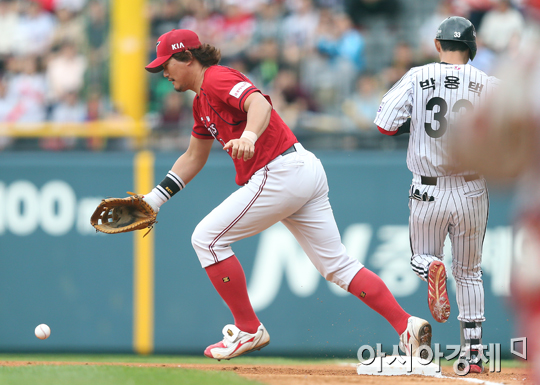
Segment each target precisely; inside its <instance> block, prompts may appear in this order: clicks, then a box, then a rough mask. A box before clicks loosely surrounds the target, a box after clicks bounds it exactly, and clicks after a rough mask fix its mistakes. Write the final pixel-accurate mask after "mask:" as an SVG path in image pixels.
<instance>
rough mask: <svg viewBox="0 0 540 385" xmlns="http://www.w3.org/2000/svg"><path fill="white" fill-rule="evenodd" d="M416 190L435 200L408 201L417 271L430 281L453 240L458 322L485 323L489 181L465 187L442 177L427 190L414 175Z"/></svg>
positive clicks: (455, 179) (413, 261)
mask: <svg viewBox="0 0 540 385" xmlns="http://www.w3.org/2000/svg"><path fill="white" fill-rule="evenodd" d="M416 189H418V190H419V192H420V195H422V194H424V193H427V196H428V197H429V196H433V197H434V201H432V202H430V201H422V200H416V199H410V200H409V208H410V211H411V213H410V217H409V230H410V238H411V249H412V253H413V256H412V259H411V265H412V268H413V270H414V271H415V273H416V274H417V275H418V276H419V277H420V278H422V279H423V280H426V277H427V271H428V269H429V264H430V263H431V262H432V261H434V260H442V259H443V247H444V241H445V238H446V235H447V234H449V236H450V241H451V243H452V274H453V276H454V279H455V280H456V290H457V293H456V300H457V304H458V308H459V315H458V320H460V321H465V322H471V321H477V322H482V321H485V318H484V287H483V283H482V270H481V266H480V264H481V262H482V246H483V242H484V235H485V233H486V226H487V217H488V207H489V202H488V192H487V186H486V182H485V180H484V179H477V180H473V181H469V182H465V180H464V179H463V177H457V176H456V177H440V178H437V185H436V186H428V185H423V184H422V183H421V178H420V176H418V175H415V176H414V179H413V182H412V185H411V191H413V192H414V190H416ZM477 329H478V330H476V332H475V333H473V334H480V328H479V327H478V328H477ZM466 338H480V336H473V337H469V336H466Z"/></svg>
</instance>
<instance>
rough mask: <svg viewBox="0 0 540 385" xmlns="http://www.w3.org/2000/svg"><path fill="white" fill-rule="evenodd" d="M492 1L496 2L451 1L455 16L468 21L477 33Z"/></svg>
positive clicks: (486, 0)
mask: <svg viewBox="0 0 540 385" xmlns="http://www.w3.org/2000/svg"><path fill="white" fill-rule="evenodd" d="M494 1H497V0H453V3H454V5H455V11H456V13H455V14H456V15H459V16H464V17H466V18H467V19H469V20H470V22H471V23H473V25H474V28H475V29H476V30H477V31H478V29H479V28H480V25H481V24H482V19H483V18H484V16H485V15H486V13H487V12H488V11H489V10H490V9H491V8H493V2H494Z"/></svg>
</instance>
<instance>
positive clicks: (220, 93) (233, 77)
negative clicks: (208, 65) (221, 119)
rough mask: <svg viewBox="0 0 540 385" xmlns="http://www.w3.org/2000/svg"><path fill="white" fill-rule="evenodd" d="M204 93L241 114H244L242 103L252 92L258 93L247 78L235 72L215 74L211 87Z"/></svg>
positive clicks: (228, 71)
mask: <svg viewBox="0 0 540 385" xmlns="http://www.w3.org/2000/svg"><path fill="white" fill-rule="evenodd" d="M206 91H207V92H208V93H210V94H211V95H212V96H213V97H217V99H219V100H220V101H221V102H222V103H224V104H226V105H228V106H230V107H233V108H235V109H238V110H240V111H242V112H245V110H244V102H245V101H246V99H247V97H248V96H249V95H251V94H252V93H254V92H260V90H259V89H258V88H257V87H255V86H254V85H253V83H251V81H250V80H249V79H248V78H247V77H245V76H244V75H243V74H242V73H241V72H239V71H235V70H227V71H220V72H216V73H215V76H213V79H212V82H211V87H210V88H207V89H206Z"/></svg>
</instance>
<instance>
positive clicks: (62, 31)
mask: <svg viewBox="0 0 540 385" xmlns="http://www.w3.org/2000/svg"><path fill="white" fill-rule="evenodd" d="M55 15H56V25H55V27H54V31H53V36H52V43H51V45H52V47H57V46H59V45H61V44H62V43H63V42H64V41H67V40H69V41H71V42H73V44H75V46H76V47H77V48H78V49H79V50H80V51H81V52H86V45H87V39H86V33H85V32H86V31H85V28H84V27H85V25H84V21H83V20H82V18H81V17H80V16H79V15H78V14H76V13H74V12H73V11H72V10H71V9H70V8H68V7H65V6H64V5H62V6H59V7H57V8H56V11H55Z"/></svg>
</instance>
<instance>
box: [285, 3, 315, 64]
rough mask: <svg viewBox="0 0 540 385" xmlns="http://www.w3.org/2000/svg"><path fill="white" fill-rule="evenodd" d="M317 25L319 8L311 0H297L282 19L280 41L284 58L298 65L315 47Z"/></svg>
mask: <svg viewBox="0 0 540 385" xmlns="http://www.w3.org/2000/svg"><path fill="white" fill-rule="evenodd" d="M318 25H319V10H318V9H317V8H316V7H315V6H314V4H313V0H298V1H297V2H296V5H295V7H294V8H293V9H291V13H290V14H289V15H288V16H286V17H285V19H284V20H283V30H282V35H281V38H282V42H281V47H282V49H283V57H284V60H285V61H286V62H287V63H289V64H291V65H298V63H299V62H300V59H301V58H302V57H303V56H304V55H306V54H307V53H309V52H311V51H312V50H313V49H314V47H315V40H316V32H317V28H318Z"/></svg>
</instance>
